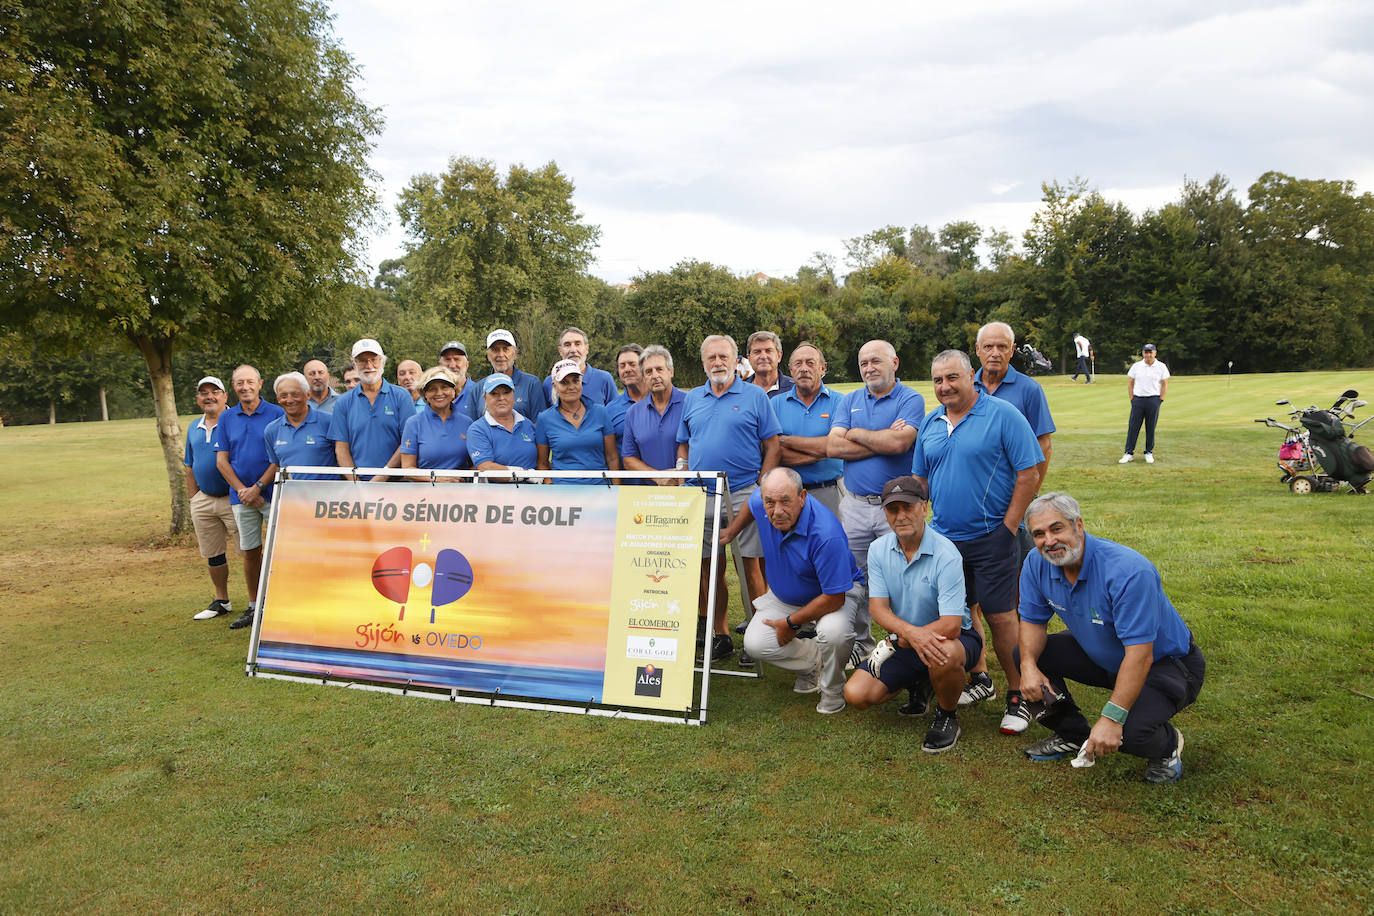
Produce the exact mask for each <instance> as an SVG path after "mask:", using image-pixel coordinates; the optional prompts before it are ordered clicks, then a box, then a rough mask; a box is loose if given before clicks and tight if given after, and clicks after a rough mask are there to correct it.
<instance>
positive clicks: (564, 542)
mask: <svg viewBox="0 0 1374 916" xmlns="http://www.w3.org/2000/svg"><path fill="white" fill-rule="evenodd" d="M276 501H277V522H276V528H275V530H274V536H273V539H272V555H271V564H270V571H269V578H268V583H269V587H268V592H267V600H266V601H265V603H264V607H263V613H262V619H261V623H260V628H261V629H260V633H259V639H258V649H257V656H256V658H255V659H250V661H255V662H256V664H257V665H259V666H261V667H263V668H267V669H275V670H283V671H290V672H299V673H308V674H320V675H329V676H333V677H341V678H355V679H360V680H376V681H383V682H391V683H411V684H414V685H423V686H431V687H442V688H459V689H463V690H470V691H477V692H485V693H495V692H498V691H499V693H500V694H501V695H503V696H521V697H532V698H539V699H549V700H560V701H568V702H575V703H583V702H595V703H605V704H611V705H626V706H635V707H644V708H652V709H672V710H681V709H684V708H686V707H688V706H690V705H691V694H692V680H693V665H694V659H693V645H694V642H693V640H694V638H695V628H696V583H697V577H698V574H699V563H700V559H699V554H700V550H699V548H697V549H696V550H695V551H693V550H692V549H685V545H686V544H687V543H688V542H689V541H691V542H693V543H697V544H699V538H700V533H699V532H700V530H701V524H702V518H703V516H704V512H705V496H704V494H702V492H701V491H700V490H698V489H696V488H688V487H674V488H658V487H591V486H570V485H555V486H528V487H518V488H517V487H495V486H491V485H489V484H469V483H447V484H442V485H440V486H437V487H436V486H434V485H432V484H428V483H411V482H406V483H388V484H379V483H356V482H352V481H343V480H327V481H319V480H309V481H307V480H296V479H291V480H287V481H286V482H285V483H284V485H283V486H282V487H281V489H280V492H279V493H278V495H277V496H276ZM668 519H672V520H673V521H672V523H671V524H670V523H669V522H668V521H667V520H668ZM678 519H684V520H685V521H683V522H682V523H681V525H678V524H677V520H678ZM684 609H685V610H684Z"/></svg>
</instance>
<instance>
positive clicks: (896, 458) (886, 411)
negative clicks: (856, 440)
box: [830, 381, 926, 496]
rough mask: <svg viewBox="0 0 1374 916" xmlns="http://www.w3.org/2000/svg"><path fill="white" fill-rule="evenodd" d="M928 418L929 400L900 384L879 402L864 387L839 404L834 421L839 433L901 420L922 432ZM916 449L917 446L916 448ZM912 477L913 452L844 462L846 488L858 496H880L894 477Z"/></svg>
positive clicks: (885, 424)
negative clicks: (925, 417) (922, 423)
mask: <svg viewBox="0 0 1374 916" xmlns="http://www.w3.org/2000/svg"><path fill="white" fill-rule="evenodd" d="M925 415H926V399H925V398H923V397H921V396H920V395H919V394H917V393H916V392H915V391H913V390H911V389H910V388H908V387H907V386H905V385H903V384H902V383H901V382H900V381H898V382H897V383H896V384H895V385H893V386H892V390H891V391H889V392H888V393H887V394H885V395H883V396H882V397H880V398H876V397H874V396H873V393H872V392H871V391H869V390H868V386H867V385H865V386H864V387H863V388H860V389H858V390H856V391H851V392H849V394H846V395H845V396H844V399H843V400H841V401H840V406H839V407H837V408H836V409H835V416H834V417H833V418H832V419H831V423H830V425H831V427H832V428H838V429H887V428H888V427H889V426H891V425H892V424H893V423H895V422H896V421H897V418H898V417H901V418H902V419H903V420H905V421H906V422H907V425H908V426H910V427H912V428H919V427H920V425H921V419H922V418H923V417H924V416H925ZM913 448H914V446H913ZM910 473H911V449H908V450H907V451H905V452H901V453H900V454H897V455H870V456H869V457H867V458H855V459H853V460H852V461H846V462H844V486H845V489H847V490H848V491H849V492H850V493H856V494H858V495H859V496H877V495H879V494H880V493H882V492H883V486H884V485H885V484H886V483H887V482H888V481H889V480H891V479H892V478H894V477H903V476H905V475H907V474H910Z"/></svg>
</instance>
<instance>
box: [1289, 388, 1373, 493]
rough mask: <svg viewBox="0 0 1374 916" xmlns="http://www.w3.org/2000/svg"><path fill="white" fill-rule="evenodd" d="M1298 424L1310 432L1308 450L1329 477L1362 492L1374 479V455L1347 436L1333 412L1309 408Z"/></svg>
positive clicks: (1342, 425) (1343, 425)
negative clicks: (1371, 479)
mask: <svg viewBox="0 0 1374 916" xmlns="http://www.w3.org/2000/svg"><path fill="white" fill-rule="evenodd" d="M1298 420H1299V422H1301V423H1302V425H1303V428H1304V429H1306V430H1307V436H1308V439H1307V447H1308V448H1309V449H1311V451H1312V454H1313V456H1314V457H1315V458H1316V459H1317V461H1318V462H1319V463H1320V464H1321V466H1322V470H1323V471H1325V472H1326V474H1327V476H1329V477H1332V478H1334V479H1335V480H1345V481H1348V482H1349V483H1350V485H1351V486H1352V487H1354V488H1355V489H1356V490H1357V491H1358V490H1363V489H1364V486H1365V484H1367V483H1369V481H1370V478H1371V477H1374V454H1371V453H1370V451H1369V449H1368V448H1366V447H1365V446H1363V445H1359V444H1357V443H1356V442H1355V440H1354V439H1352V438H1351V437H1350V436H1349V435H1348V434H1347V433H1346V431H1345V424H1344V423H1342V422H1341V418H1340V417H1339V416H1337V415H1336V413H1335V412H1334V411H1331V410H1320V409H1317V408H1314V407H1309V408H1307V409H1306V410H1304V411H1303V412H1302V415H1301V416H1300V417H1299V418H1298Z"/></svg>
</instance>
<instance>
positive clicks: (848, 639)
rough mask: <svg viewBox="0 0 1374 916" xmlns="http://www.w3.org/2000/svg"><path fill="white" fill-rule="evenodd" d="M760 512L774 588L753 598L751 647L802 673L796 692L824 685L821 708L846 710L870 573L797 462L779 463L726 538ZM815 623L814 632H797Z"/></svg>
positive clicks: (748, 648) (765, 555) (746, 638)
mask: <svg viewBox="0 0 1374 916" xmlns="http://www.w3.org/2000/svg"><path fill="white" fill-rule="evenodd" d="M758 516H763V517H765V518H766V519H767V522H766V523H765V522H764V521H763V520H760V521H759V522H758V524H757V525H756V526H755V528H756V529H757V531H758V535H759V541H760V542H762V547H763V559H764V563H765V564H766V568H767V569H768V591H766V592H764V593H763V594H762V595H761V596H759V597H758V598H755V599H754V616H753V617H752V618H750V620H749V628H748V629H747V630H745V631H744V648H745V651H747V652H748V653H749V654H750V655H752V656H754V658H756V659H759V660H760V661H765V662H769V663H770V664H774V665H777V666H778V667H779V668H782V669H783V670H785V671H792V672H795V673H796V675H797V681H796V685H795V686H794V687H793V688H792V689H793V690H795V691H796V692H797V693H815V692H817V691H819V692H820V695H821V701H820V703H819V704H818V705H817V706H816V712H819V713H824V714H827V715H828V714H830V713H836V712H840V711H841V710H843V709H844V663H845V660H846V659H848V658H849V647H850V645H851V644H852V641H853V638H854V615H855V613H856V612H857V611H858V607H859V596H860V595H861V594H862V586H863V572H862V571H861V570H860V569H859V567H858V565H857V564H856V563H855V562H854V554H853V553H851V552H850V550H849V539H848V538H846V537H845V534H844V528H842V527H841V526H840V520H839V519H837V518H836V517H835V513H833V512H831V511H830V510H829V509H827V508H826V507H825V504H824V503H822V502H821V501H820V500H819V499H816V498H815V497H813V496H811V495H809V494H808V493H807V492H806V488H805V487H804V486H802V480H801V477H800V475H798V474H797V472H796V471H794V470H792V469H791V468H774V469H773V470H771V471H769V472H768V473H767V474H765V475H763V482H762V484H760V486H759V488H758V489H757V490H755V491H754V493H753V494H752V495H751V496H750V497H749V499H748V500H746V501H745V503H744V505H742V506H741V507H740V511H739V514H737V515H736V516H735V519H734V521H732V522H731V523H730V527H729V528H727V529H725V530H724V531H723V532H721V535H720V542H721V544H728V543H730V541H731V540H733V539H734V537H735V535H737V534H739V533H740V531H742V530H743V529H744V527H745V526H746V525H748V524H750V522H752V521H754V519H755V518H756V517H758ZM811 623H814V624H815V638H813V639H799V638H798V631H800V630H801V629H802V627H803V626H805V625H806V624H811Z"/></svg>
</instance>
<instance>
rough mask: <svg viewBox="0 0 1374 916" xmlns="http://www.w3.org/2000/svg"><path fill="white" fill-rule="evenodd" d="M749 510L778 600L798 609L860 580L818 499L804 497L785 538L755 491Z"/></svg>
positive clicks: (832, 519) (843, 539) (830, 514)
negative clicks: (795, 521) (769, 517)
mask: <svg viewBox="0 0 1374 916" xmlns="http://www.w3.org/2000/svg"><path fill="white" fill-rule="evenodd" d="M756 387H757V386H756ZM749 511H750V512H752V513H754V527H755V528H757V529H758V532H759V540H760V541H762V542H763V560H764V565H765V566H766V567H767V569H768V588H769V590H770V591H772V592H773V594H774V595H776V596H777V597H778V599H779V600H780V601H782V602H784V603H786V604H791V605H795V606H797V607H801V606H802V605H804V604H806V603H807V602H808V601H811V600H812V599H813V598H816V597H817V596H819V595H842V594H844V593H845V592H847V591H849V590H850V589H851V588H853V587H854V583H856V582H859V583H862V582H863V581H864V574H863V572H862V571H861V570H860V569H859V567H858V564H856V563H855V562H854V553H853V551H851V550H850V549H849V538H847V537H845V535H844V528H843V526H841V525H840V520H839V519H837V518H836V517H835V513H833V512H831V511H830V510H829V509H827V508H826V507H825V505H824V504H823V503H822V502H821V501H820V500H819V499H814V498H812V497H810V496H808V497H807V498H806V502H805V503H804V504H803V505H802V510H801V514H800V515H798V516H797V524H796V525H794V526H792V530H791V531H789V532H787V533H786V534H783V533H782V532H781V531H779V530H778V529H776V528H774V527H773V524H772V522H770V521H768V513H766V512H764V511H763V495H762V494H761V493H760V491H758V490H755V491H754V492H753V493H751V494H749Z"/></svg>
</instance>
